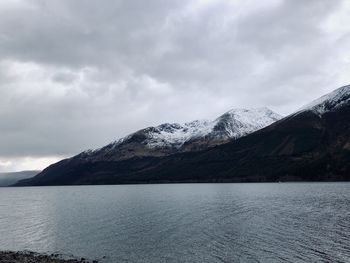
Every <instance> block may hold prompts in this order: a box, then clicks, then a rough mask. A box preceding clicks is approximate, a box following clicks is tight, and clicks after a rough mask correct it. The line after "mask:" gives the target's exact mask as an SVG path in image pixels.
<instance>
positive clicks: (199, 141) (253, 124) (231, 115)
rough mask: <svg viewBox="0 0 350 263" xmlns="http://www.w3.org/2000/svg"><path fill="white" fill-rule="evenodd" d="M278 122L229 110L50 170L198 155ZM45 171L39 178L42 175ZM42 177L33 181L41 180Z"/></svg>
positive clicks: (152, 131)
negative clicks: (211, 118) (212, 118)
mask: <svg viewBox="0 0 350 263" xmlns="http://www.w3.org/2000/svg"><path fill="white" fill-rule="evenodd" d="M281 118H282V117H281V116H280V115H278V114H277V113H274V112H273V111H271V110H270V109H268V108H265V107H264V108H255V109H232V110H230V111H228V112H226V113H224V114H223V115H221V116H219V117H218V118H216V119H215V120H212V121H209V120H196V121H192V122H188V123H185V124H182V125H181V124H178V123H165V124H162V125H159V126H156V127H148V128H145V129H142V130H139V131H137V132H135V133H132V134H130V135H128V136H126V137H124V138H121V139H119V140H117V141H115V142H112V143H110V144H108V145H107V146H105V147H102V148H100V149H97V150H87V151H84V152H82V153H80V154H78V155H76V156H74V157H72V158H69V159H66V160H63V161H61V162H58V163H57V164H54V165H52V166H50V167H51V168H53V167H61V166H63V167H70V166H71V165H72V166H75V165H77V164H79V165H85V164H90V163H94V164H97V163H109V164H111V163H115V162H121V161H127V160H134V159H137V158H146V157H166V156H170V155H174V154H177V153H183V152H193V151H201V150H205V149H208V148H211V147H214V146H217V145H221V144H224V143H227V142H229V141H231V140H235V139H238V138H240V137H243V136H246V135H247V134H250V133H252V132H254V131H257V130H259V129H262V128H264V127H266V126H268V125H270V124H271V123H273V122H275V121H277V120H280V119H281ZM50 167H49V168H48V169H49V170H50V169H51V168H50ZM46 170H47V169H45V172H44V173H43V174H46ZM43 174H40V175H38V176H37V177H36V178H41V177H42V176H43ZM57 176H60V174H59V175H57ZM29 181H30V180H28V182H29ZM23 182H24V181H23ZM23 182H21V183H23Z"/></svg>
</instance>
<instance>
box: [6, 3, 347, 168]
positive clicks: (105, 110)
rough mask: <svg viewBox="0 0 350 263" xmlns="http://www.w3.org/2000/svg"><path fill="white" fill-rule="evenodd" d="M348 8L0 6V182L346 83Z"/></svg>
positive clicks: (281, 108)
mask: <svg viewBox="0 0 350 263" xmlns="http://www.w3.org/2000/svg"><path fill="white" fill-rule="evenodd" d="M349 12H350V1H347V0H344V1H341V0H284V1H283V0H269V1H268V0H264V1H259V0H254V1H253V0H241V1H240V0H147V1H145V0H101V1H96V0H94V1H89V0H74V1H73V0H49V1H47V0H1V1H0V109H1V110H0V171H14V170H23V169H42V168H44V167H45V166H46V165H48V164H49V163H51V162H54V161H56V160H58V159H60V158H63V157H67V156H71V155H74V154H76V153H79V152H80V151H82V150H85V149H89V148H95V147H100V146H103V145H104V144H106V143H109V142H110V141H113V140H115V139H117V138H119V137H121V136H124V135H126V134H128V133H130V132H133V131H135V130H137V129H140V128H144V127H146V126H151V125H156V124H160V123H163V122H185V121H190V120H193V119H212V118H215V117H217V116H218V115H220V114H222V113H224V112H225V111H227V110H229V109H231V108H238V107H261V106H267V107H269V108H271V109H272V110H274V111H276V112H277V113H280V114H282V115H286V114H289V113H291V112H293V111H294V110H296V109H298V108H300V107H301V106H302V105H304V104H306V103H308V102H309V101H310V100H312V99H314V98H317V97H319V96H321V95H322V94H324V93H327V92H328V91H331V90H333V89H335V88H337V87H339V86H342V85H345V84H349V83H350V74H349V69H350V52H349V50H350V26H349V25H350V16H349Z"/></svg>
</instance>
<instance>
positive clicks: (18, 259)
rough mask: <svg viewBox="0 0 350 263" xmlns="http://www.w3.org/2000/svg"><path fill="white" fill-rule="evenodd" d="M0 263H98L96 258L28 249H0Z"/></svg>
mask: <svg viewBox="0 0 350 263" xmlns="http://www.w3.org/2000/svg"><path fill="white" fill-rule="evenodd" d="M0 263H98V261H97V260H94V261H89V260H86V259H84V258H82V259H66V260H65V259H62V258H60V255H58V254H52V255H45V254H38V253H34V252H29V251H23V252H12V251H0Z"/></svg>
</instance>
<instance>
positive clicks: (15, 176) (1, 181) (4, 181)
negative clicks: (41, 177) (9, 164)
mask: <svg viewBox="0 0 350 263" xmlns="http://www.w3.org/2000/svg"><path fill="white" fill-rule="evenodd" d="M38 173H40V171H21V172H12V173H0V187H1V186H9V185H12V184H14V183H16V182H17V181H19V180H23V179H27V178H30V177H33V176H35V175H37V174H38Z"/></svg>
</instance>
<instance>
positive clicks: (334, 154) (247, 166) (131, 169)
mask: <svg viewBox="0 0 350 263" xmlns="http://www.w3.org/2000/svg"><path fill="white" fill-rule="evenodd" d="M228 115H230V114H228ZM223 116H224V115H223ZM223 116H221V117H223ZM219 119H220V118H219ZM222 119H225V118H221V120H222ZM218 123H220V121H217V122H216V124H218ZM218 126H219V127H221V128H220V129H219V130H220V132H222V131H225V130H226V128H223V127H227V126H226V125H222V126H221V125H218ZM229 127H231V126H229ZM212 133H213V129H211V130H210V132H208V133H207V134H212ZM228 134H229V133H228ZM206 136H208V135H206ZM192 138H195V137H193V136H192V137H191V139H190V140H184V142H181V144H180V147H179V149H181V148H182V147H184V148H185V147H186V143H187V142H191V141H196V140H195V139H192ZM201 138H205V136H203V137H201ZM140 141H141V142H142V141H144V137H142V136H141V139H140ZM199 145H202V144H201V143H199ZM192 147H193V146H192ZM85 154H86V153H85ZM86 156H87V157H85V156H84V158H85V159H84V158H76V157H74V158H71V159H68V160H63V161H61V162H59V163H57V164H54V165H52V166H50V167H48V168H46V169H45V170H44V171H43V172H42V173H40V174H39V175H37V176H35V177H34V178H32V179H29V180H23V181H21V182H20V183H19V184H18V185H56V184H63V185H64V184H124V183H164V182H260V181H263V182H269V181H341V180H344V181H349V180H350V86H345V87H342V88H339V89H337V90H335V91H334V92H332V93H330V94H328V95H326V96H323V97H321V98H320V99H318V100H316V101H314V102H312V103H311V104H309V105H307V106H305V107H303V108H302V109H300V110H298V111H297V112H296V113H294V114H291V115H289V116H287V117H285V118H283V119H281V120H279V121H277V122H275V123H273V124H271V125H269V126H268V127H265V128H263V129H260V130H257V131H256V132H253V133H251V134H249V135H247V136H244V137H241V138H239V139H236V140H231V141H228V142H226V143H223V144H218V145H216V146H214V147H210V148H205V149H204V150H201V151H185V150H184V151H179V152H178V153H176V154H172V155H167V154H165V155H158V156H157V155H147V156H142V155H140V156H132V157H131V158H124V159H123V158H122V159H116V160H113V159H105V158H102V159H100V160H99V159H98V158H97V159H90V160H89V158H88V156H89V154H86Z"/></svg>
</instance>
